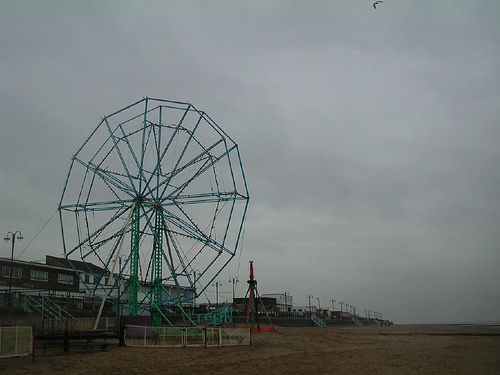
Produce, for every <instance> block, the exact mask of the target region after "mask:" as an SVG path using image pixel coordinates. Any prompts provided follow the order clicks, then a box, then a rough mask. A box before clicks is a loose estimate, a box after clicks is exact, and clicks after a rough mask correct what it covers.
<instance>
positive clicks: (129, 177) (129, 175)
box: [104, 118, 137, 195]
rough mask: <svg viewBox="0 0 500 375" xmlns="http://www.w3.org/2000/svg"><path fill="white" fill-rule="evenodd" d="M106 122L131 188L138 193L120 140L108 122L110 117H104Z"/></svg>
mask: <svg viewBox="0 0 500 375" xmlns="http://www.w3.org/2000/svg"><path fill="white" fill-rule="evenodd" d="M104 123H105V124H106V127H107V129H108V131H109V137H110V138H111V140H112V141H113V144H114V148H115V150H116V152H117V154H118V157H119V158H120V161H121V164H122V167H123V169H124V171H125V174H126V175H127V177H128V180H129V183H130V188H132V190H133V191H134V193H135V194H136V195H137V189H136V188H135V185H134V182H133V180H132V177H131V176H132V174H131V173H130V171H129V169H128V167H127V164H126V163H125V159H124V158H123V154H122V152H121V149H120V146H119V145H118V141H117V139H116V136H115V134H114V132H113V130H111V126H110V125H109V122H108V119H107V118H104Z"/></svg>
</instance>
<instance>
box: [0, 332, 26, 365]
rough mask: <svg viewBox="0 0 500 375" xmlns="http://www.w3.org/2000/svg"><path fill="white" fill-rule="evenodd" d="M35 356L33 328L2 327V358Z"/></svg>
mask: <svg viewBox="0 0 500 375" xmlns="http://www.w3.org/2000/svg"><path fill="white" fill-rule="evenodd" d="M31 354H33V327H31V326H3V327H0V358H2V357H17V356H24V355H31Z"/></svg>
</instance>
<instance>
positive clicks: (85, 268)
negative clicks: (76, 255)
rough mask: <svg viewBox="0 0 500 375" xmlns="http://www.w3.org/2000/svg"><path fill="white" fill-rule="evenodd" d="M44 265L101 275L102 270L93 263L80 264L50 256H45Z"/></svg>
mask: <svg viewBox="0 0 500 375" xmlns="http://www.w3.org/2000/svg"><path fill="white" fill-rule="evenodd" d="M45 263H47V265H50V266H57V267H63V268H71V269H73V268H75V269H76V270H78V271H81V272H92V273H94V274H101V273H102V272H103V271H104V269H103V268H101V267H99V266H96V265H95V264H93V263H89V262H82V261H81V260H73V259H69V260H68V259H66V258H58V257H55V256H52V255H45Z"/></svg>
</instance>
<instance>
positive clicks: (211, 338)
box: [125, 325, 251, 347]
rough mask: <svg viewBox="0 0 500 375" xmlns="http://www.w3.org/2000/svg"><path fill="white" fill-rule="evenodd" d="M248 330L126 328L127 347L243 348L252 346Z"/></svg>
mask: <svg viewBox="0 0 500 375" xmlns="http://www.w3.org/2000/svg"><path fill="white" fill-rule="evenodd" d="M250 335H251V334H250V329H248V328H212V327H151V326H129V325H128V326H126V327H125V345H127V346H145V347H146V346H149V347H183V346H199V347H212V346H243V345H250V344H251V336H250Z"/></svg>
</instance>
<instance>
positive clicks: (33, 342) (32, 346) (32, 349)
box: [31, 326, 35, 362]
mask: <svg viewBox="0 0 500 375" xmlns="http://www.w3.org/2000/svg"><path fill="white" fill-rule="evenodd" d="M31 355H32V361H33V362H35V326H31Z"/></svg>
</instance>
